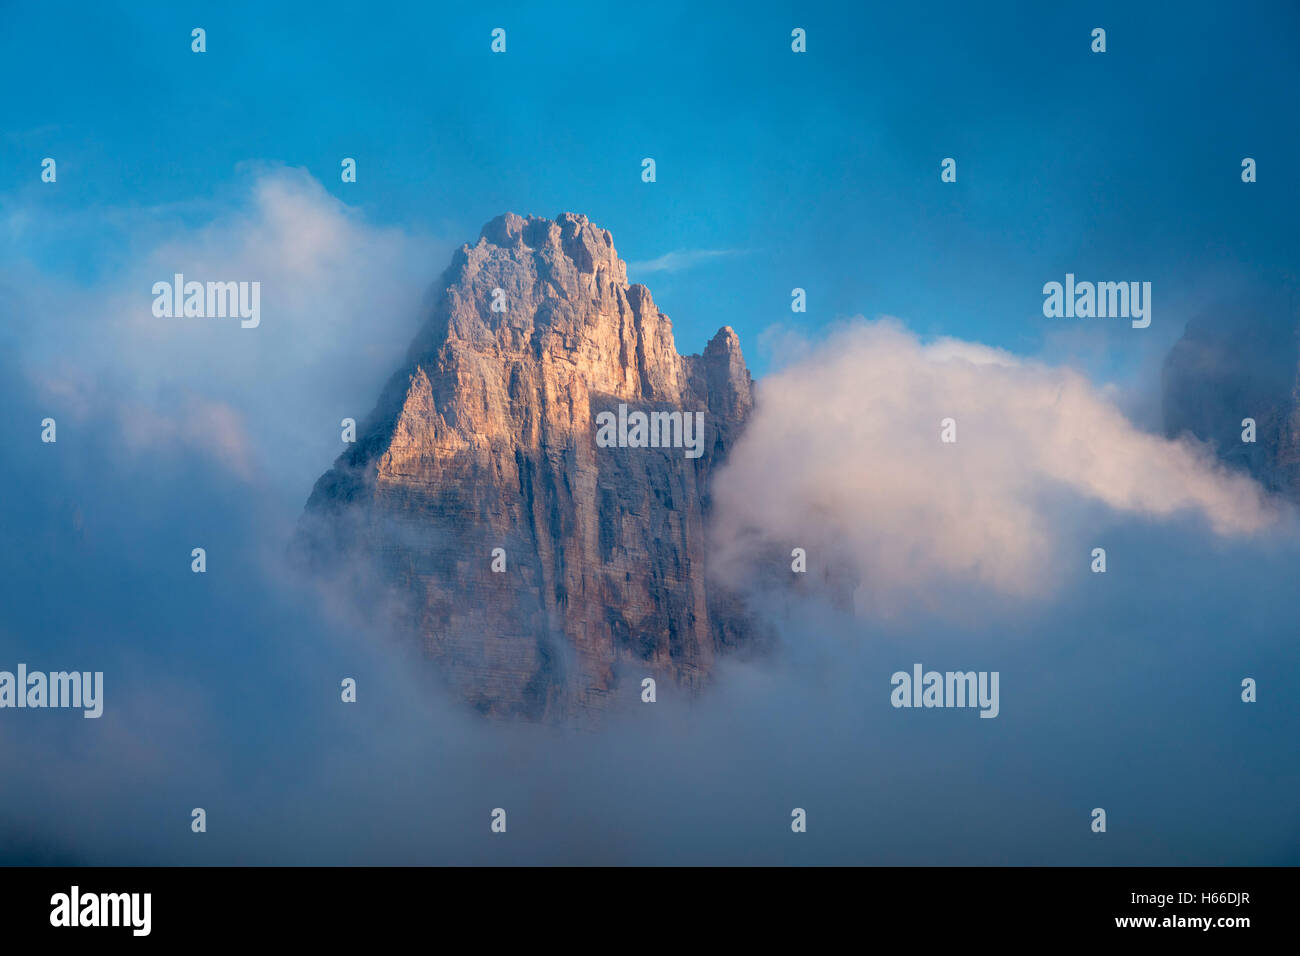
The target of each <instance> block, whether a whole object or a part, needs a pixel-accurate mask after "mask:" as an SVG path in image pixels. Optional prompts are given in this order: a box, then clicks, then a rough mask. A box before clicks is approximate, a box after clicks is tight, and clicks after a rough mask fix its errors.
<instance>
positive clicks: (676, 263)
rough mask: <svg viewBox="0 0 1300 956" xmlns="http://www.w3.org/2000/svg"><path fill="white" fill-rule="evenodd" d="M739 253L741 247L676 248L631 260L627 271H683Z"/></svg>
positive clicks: (646, 272) (644, 272)
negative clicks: (641, 258)
mask: <svg viewBox="0 0 1300 956" xmlns="http://www.w3.org/2000/svg"><path fill="white" fill-rule="evenodd" d="M739 254H740V250H739V249H674V250H673V251H672V252H666V253H664V254H663V255H662V256H659V258H657V259H648V260H646V261H644V262H629V263H628V264H627V271H628V274H629V275H635V274H640V275H644V274H648V273H653V272H681V271H682V270H684V269H689V268H691V267H692V266H697V265H699V264H700V263H701V262H707V261H708V260H709V259H716V258H718V257H719V256H735V255H739Z"/></svg>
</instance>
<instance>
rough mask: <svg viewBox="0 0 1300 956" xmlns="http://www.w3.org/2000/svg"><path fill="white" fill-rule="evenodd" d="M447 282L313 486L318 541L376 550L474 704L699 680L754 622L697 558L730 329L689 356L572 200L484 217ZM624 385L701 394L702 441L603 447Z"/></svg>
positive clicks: (728, 429)
mask: <svg viewBox="0 0 1300 956" xmlns="http://www.w3.org/2000/svg"><path fill="white" fill-rule="evenodd" d="M439 289H440V290H441V291H440V295H439V296H438V297H437V300H436V304H435V306H434V308H433V313H432V316H431V317H430V318H429V320H428V322H427V323H426V324H425V326H424V328H423V329H422V330H421V332H420V333H419V334H418V335H417V337H416V339H415V341H414V342H413V344H412V346H411V348H410V350H409V353H408V355H407V359H406V362H405V365H404V366H403V367H402V368H401V369H400V370H399V371H398V372H397V373H396V374H394V375H393V377H392V379H391V380H390V381H389V383H388V385H387V386H386V387H385V389H384V390H383V393H382V395H381V396H380V399H379V402H378V405H377V407H376V408H375V410H374V412H373V413H372V414H371V415H370V417H369V419H368V420H366V421H365V422H363V423H362V425H361V426H360V427H359V429H358V436H357V437H358V440H357V442H356V444H355V445H353V446H351V447H350V449H349V450H348V451H347V452H345V453H344V454H343V455H342V456H340V457H339V459H338V460H337V461H336V462H335V464H334V467H333V468H332V469H331V470H330V471H329V472H327V473H326V474H325V475H324V476H322V477H321V478H320V480H319V481H318V482H317V483H316V487H315V489H314V490H313V492H312V494H311V497H310V499H309V501H308V503H307V513H306V516H305V518H304V524H303V528H304V535H305V537H306V539H307V542H308V545H309V549H310V551H311V552H312V553H313V554H315V555H316V556H317V557H318V558H319V557H320V556H322V555H331V554H336V555H342V554H352V555H357V554H360V555H362V556H364V557H366V558H367V559H368V560H370V561H372V562H373V563H374V565H375V566H376V567H378V569H379V574H380V577H381V579H382V580H383V582H384V583H385V584H386V585H388V586H389V587H390V588H391V589H392V591H393V592H394V593H396V594H399V595H402V596H403V599H404V602H405V603H404V606H405V612H404V613H405V614H406V615H407V617H406V623H407V625H408V626H409V628H410V630H411V631H412V632H413V633H414V634H416V635H418V638H419V640H420V641H422V643H423V646H424V648H425V650H426V651H427V653H428V655H429V656H430V657H431V658H433V660H434V661H435V662H436V665H437V670H438V671H439V672H440V673H441V674H442V675H443V676H444V677H445V678H446V679H447V680H449V681H450V682H451V684H452V685H453V686H454V687H455V688H457V689H458V690H459V692H460V693H461V694H462V695H463V696H464V697H465V699H466V700H468V701H469V702H470V703H471V704H472V705H473V706H474V707H476V708H478V709H479V710H481V711H482V712H484V713H488V714H491V715H494V716H522V717H526V718H530V719H547V720H551V719H565V718H568V717H570V716H574V715H584V714H585V715H590V714H592V713H594V712H597V711H599V710H600V709H602V708H603V707H604V706H606V705H607V704H609V703H610V702H611V701H612V699H613V698H615V696H616V697H617V698H618V699H622V700H628V701H632V702H637V701H639V695H640V681H641V678H642V677H644V676H649V675H653V676H655V677H656V678H658V679H659V680H661V681H662V680H663V679H665V678H667V679H668V680H669V681H671V682H672V684H675V685H677V686H679V687H681V688H685V689H688V690H694V689H698V688H700V687H701V686H703V684H704V683H705V682H706V680H707V678H708V676H709V673H710V669H711V668H712V667H713V664H714V661H715V658H716V657H717V655H718V654H719V653H720V652H721V651H723V650H724V649H726V648H728V647H735V646H739V645H742V644H744V643H746V642H747V641H748V639H749V630H750V629H749V626H748V624H747V622H746V618H745V615H744V613H743V611H742V609H741V607H740V604H739V602H738V600H737V599H736V598H735V597H734V596H732V595H729V594H725V593H722V592H721V591H719V589H718V587H717V586H716V585H714V584H712V583H710V582H708V581H707V580H706V574H705V553H706V548H705V533H706V520H707V517H708V512H709V494H708V488H709V479H710V476H711V475H712V474H713V472H714V470H715V469H716V468H717V467H718V466H719V465H720V464H721V462H722V460H723V458H724V456H725V455H726V453H727V450H728V449H729V448H730V447H731V445H732V444H733V442H734V441H735V440H736V438H737V436H738V434H739V432H740V430H741V428H742V427H743V425H744V422H745V419H746V416H747V415H748V414H749V411H750V409H751V407H752V397H751V380H750V375H749V372H748V370H747V369H746V367H745V361H744V358H743V356H742V355H741V351H740V342H739V339H738V338H737V336H736V334H735V332H733V331H732V330H731V329H730V328H723V329H722V330H721V331H719V332H718V333H717V334H716V335H715V336H714V338H713V340H712V341H710V342H709V343H708V346H707V347H706V348H705V349H704V352H703V354H702V355H690V356H682V355H679V354H678V353H677V350H676V347H675V344H674V342H673V335H672V325H671V323H670V322H669V320H668V317H667V316H666V315H664V314H663V313H661V312H660V311H659V310H658V309H657V308H656V307H655V304H654V300H653V299H652V298H651V297H650V292H649V290H648V289H646V288H645V287H644V286H642V285H629V284H628V282H627V267H626V264H625V263H624V262H623V261H622V260H621V259H619V257H618V255H617V253H616V252H615V251H614V244H613V240H612V238H611V236H610V234H609V232H608V231H606V230H604V229H600V228H598V227H596V226H595V225H593V224H592V223H590V222H589V221H588V220H587V218H586V217H585V216H581V215H573V214H569V213H565V214H563V215H560V216H559V217H558V218H557V219H556V220H554V221H552V220H548V219H542V218H535V217H531V216H530V217H529V218H527V219H523V218H521V217H519V216H517V215H514V214H511V213H508V214H506V215H504V216H501V217H499V218H497V219H494V220H493V221H492V222H490V223H488V224H487V225H486V226H484V228H483V230H482V234H481V235H480V237H479V240H478V242H477V243H476V244H475V245H472V246H469V245H466V246H463V247H461V249H460V250H459V251H458V252H457V253H456V254H455V255H454V256H453V260H452V264H451V267H450V268H449V269H448V271H447V272H446V273H444V275H443V277H442V280H441V282H440V284H439ZM496 290H500V291H499V292H498V291H496ZM494 302H496V303H498V308H500V307H502V306H503V307H504V311H494V310H493V304H494ZM619 403H626V405H627V406H628V408H629V409H630V410H638V409H639V410H644V411H653V410H660V411H681V412H683V413H686V412H695V411H702V412H704V413H705V414H704V429H705V430H704V450H703V454H702V455H701V456H700V457H698V458H694V459H692V458H688V457H687V456H686V455H685V454H684V451H683V449H681V448H617V447H614V448H604V447H598V446H597V444H596V440H595V436H596V416H597V415H598V414H599V413H600V412H601V411H617V407H618V405H619ZM494 548H503V549H505V560H506V571H505V572H504V573H494V572H493V571H492V569H491V566H492V550H493V549H494ZM663 696H664V691H663V689H662V685H661V690H660V698H661V699H662V698H663Z"/></svg>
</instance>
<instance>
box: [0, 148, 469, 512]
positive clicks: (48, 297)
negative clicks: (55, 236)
mask: <svg viewBox="0 0 1300 956" xmlns="http://www.w3.org/2000/svg"><path fill="white" fill-rule="evenodd" d="M200 205H201V206H203V207H204V212H205V216H204V221H203V223H202V224H201V225H198V226H188V227H187V226H185V225H184V224H183V223H181V222H180V221H177V220H172V219H168V220H167V221H164V222H161V223H156V224H153V225H150V224H148V223H147V222H145V221H144V220H143V219H142V218H141V217H140V216H138V215H136V214H134V213H132V212H130V211H126V212H122V216H123V218H124V219H126V220H128V221H129V222H131V223H132V226H131V228H130V230H129V231H128V238H129V240H130V242H131V249H130V254H129V255H128V256H127V257H125V266H124V267H123V268H121V269H115V270H113V272H112V274H111V276H109V277H107V278H105V279H103V280H101V281H98V282H96V283H94V284H93V285H92V286H91V287H89V288H86V287H82V286H79V285H77V284H75V283H74V282H71V281H67V280H63V279H60V278H56V277H50V276H43V275H40V274H38V273H35V272H34V271H32V270H31V269H30V268H29V267H26V266H24V268H23V270H22V272H21V273H19V272H18V271H17V270H16V269H11V270H7V271H8V274H9V275H10V276H11V284H12V285H13V286H14V287H16V288H17V289H18V290H19V294H20V296H21V300H22V303H23V305H22V307H23V309H24V311H26V312H28V313H29V314H28V316H27V317H26V318H27V321H26V323H24V329H25V331H24V334H23V336H22V338H23V343H22V349H21V351H22V358H23V363H24V366H25V369H26V372H27V375H28V378H29V380H30V381H31V382H32V384H33V386H34V388H36V389H37V390H38V392H39V393H40V394H41V395H42V396H43V397H44V399H45V400H46V402H47V404H48V405H49V407H50V414H52V415H54V416H55V417H56V418H58V417H59V416H60V415H61V414H62V415H70V416H74V417H82V416H87V415H95V416H106V417H108V418H109V419H111V420H113V421H114V422H115V423H116V426H117V427H119V428H120V430H121V433H122V437H123V441H122V445H121V447H122V448H123V449H124V451H126V452H128V453H131V454H138V453H140V452H142V451H145V450H151V451H154V452H165V451H167V450H169V449H175V450H180V449H185V450H191V451H192V450H198V451H200V452H201V453H202V454H204V455H206V456H208V457H209V458H210V459H212V460H215V461H217V462H219V463H220V464H221V465H222V466H223V467H225V468H226V469H228V470H229V471H230V472H231V473H232V474H234V475H236V476H238V477H240V478H244V479H253V478H255V477H256V476H258V475H262V476H266V475H271V476H272V477H274V478H278V479H282V480H284V481H286V482H288V481H293V482H297V483H298V484H299V485H301V484H302V483H303V482H304V481H309V480H310V479H311V478H312V477H314V476H315V474H317V473H319V471H321V470H323V469H324V468H325V467H327V466H328V464H329V462H330V460H331V459H332V457H333V456H334V455H335V454H337V452H338V450H339V448H340V447H341V446H340V444H339V434H340V431H341V429H340V427H339V422H340V420H341V419H342V418H343V417H345V416H346V417H352V418H355V419H357V421H361V420H362V419H363V418H364V417H365V416H366V415H367V414H368V413H369V412H370V410H371V408H372V407H373V404H374V401H375V399H376V396H377V395H378V393H379V387H380V385H381V384H382V381H383V379H384V378H385V377H386V376H387V375H389V374H391V373H392V371H393V370H394V369H396V368H397V367H398V364H399V362H400V359H401V357H402V354H403V353H404V351H405V349H406V347H407V346H408V345H409V343H410V341H411V339H412V338H413V337H414V335H415V333H416V331H417V330H418V328H419V326H420V323H421V322H422V321H423V320H424V318H425V316H424V314H423V313H422V311H421V307H420V304H421V298H422V296H423V294H424V293H425V291H426V290H427V289H428V287H429V284H430V282H431V281H432V279H433V278H434V277H435V276H436V275H437V274H438V271H439V269H441V268H442V266H443V265H445V263H446V261H447V258H448V256H449V254H450V249H451V244H450V243H444V242H437V241H435V240H432V239H430V238H429V237H426V236H420V235H414V234H411V233H408V232H406V231H404V230H400V229H394V228H384V227H378V226H374V225H371V224H369V223H367V222H366V221H365V220H364V219H363V218H362V217H361V216H360V215H359V214H358V213H357V212H356V211H355V210H353V209H352V208H350V207H349V206H347V205H346V204H344V203H343V202H341V201H339V200H338V199H335V198H334V197H332V196H330V195H329V193H327V192H326V191H325V189H324V188H323V187H322V186H321V185H320V184H319V183H318V182H316V181H315V180H314V179H312V178H311V176H310V175H308V174H307V173H306V172H305V171H302V170H297V169H285V168H266V167H263V168H260V169H256V170H254V171H253V175H252V176H251V177H250V178H249V179H248V180H247V181H246V184H245V188H244V190H243V192H242V193H241V194H240V195H238V196H237V198H236V200H235V201H234V202H233V203H226V204H225V206H224V208H219V207H218V206H217V204H216V203H212V202H208V201H204V202H203V203H201V204H200ZM119 212H121V211H119ZM175 273H183V274H184V275H185V277H186V279H187V280H197V281H201V282H203V281H209V280H211V281H248V282H253V281H256V282H260V283H261V323H260V325H259V326H257V327H256V328H247V329H245V328H241V326H240V322H239V320H238V319H219V318H218V319H212V318H188V319H173V318H158V317H156V316H154V315H153V312H152V306H153V300H154V296H153V293H152V291H151V290H152V286H153V284H154V283H155V282H158V281H171V279H172V276H173V274H175ZM305 490H306V489H305V487H297V489H296V492H295V493H298V494H305Z"/></svg>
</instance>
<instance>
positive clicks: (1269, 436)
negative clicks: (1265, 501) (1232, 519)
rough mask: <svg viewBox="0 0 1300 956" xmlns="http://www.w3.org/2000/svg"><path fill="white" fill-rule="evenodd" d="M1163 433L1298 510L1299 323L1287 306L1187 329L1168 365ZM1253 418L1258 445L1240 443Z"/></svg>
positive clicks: (1230, 312)
mask: <svg viewBox="0 0 1300 956" xmlns="http://www.w3.org/2000/svg"><path fill="white" fill-rule="evenodd" d="M1163 396H1164V416H1165V430H1166V433H1167V434H1169V435H1170V437H1174V436H1177V435H1180V434H1184V433H1188V434H1191V435H1194V436H1195V437H1197V438H1199V439H1200V440H1202V441H1205V442H1208V443H1210V444H1211V445H1213V446H1214V449H1215V451H1216V453H1217V454H1218V456H1219V457H1220V458H1221V459H1223V460H1224V461H1226V462H1228V463H1230V464H1234V465H1237V466H1239V467H1241V468H1242V469H1244V470H1246V471H1248V472H1250V474H1252V475H1253V476H1254V477H1255V478H1256V479H1258V480H1259V482H1260V483H1261V484H1263V485H1264V486H1265V487H1267V488H1269V489H1270V490H1271V491H1274V492H1278V493H1280V494H1283V495H1286V496H1287V497H1289V498H1291V499H1292V500H1294V501H1297V502H1300V317H1298V316H1297V313H1296V310H1295V307H1294V305H1293V304H1291V303H1289V302H1285V301H1268V302H1260V301H1257V302H1253V303H1249V304H1246V305H1236V306H1233V307H1224V308H1222V309H1217V310H1215V311H1214V312H1213V313H1211V314H1207V315H1206V316H1203V317H1201V318H1198V319H1196V320H1193V321H1192V322H1189V323H1188V326H1187V330H1186V331H1185V332H1184V333H1183V337H1182V338H1181V339H1180V340H1179V341H1178V342H1177V343H1176V344H1175V345H1174V347H1173V349H1172V350H1171V351H1170V353H1169V355H1168V356H1167V357H1166V358H1165V364H1164V370H1163ZM1246 418H1253V419H1254V420H1255V424H1256V440H1255V442H1253V443H1249V442H1243V441H1242V431H1243V426H1242V420H1243V419H1246Z"/></svg>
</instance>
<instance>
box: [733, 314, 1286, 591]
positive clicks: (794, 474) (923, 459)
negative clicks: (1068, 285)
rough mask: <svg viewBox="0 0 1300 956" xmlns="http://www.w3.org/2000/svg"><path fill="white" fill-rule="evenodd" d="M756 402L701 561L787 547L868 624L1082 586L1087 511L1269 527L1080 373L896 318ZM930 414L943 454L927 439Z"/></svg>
mask: <svg viewBox="0 0 1300 956" xmlns="http://www.w3.org/2000/svg"><path fill="white" fill-rule="evenodd" d="M757 400H758V404H757V407H756V409H755V413H754V416H753V418H752V419H751V421H750V423H749V425H748V427H747V429H746V431H745V433H744V435H743V436H742V438H741V440H740V442H739V443H738V444H737V446H736V447H735V448H734V449H733V451H732V453H731V455H730V456H729V458H728V461H727V463H726V465H725V466H724V469H723V470H722V472H721V473H719V475H718V476H717V477H716V480H715V482H714V485H713V488H714V492H713V494H714V499H715V503H716V506H717V510H716V514H715V538H716V542H717V547H718V553H717V555H716V560H715V566H716V567H717V568H718V569H719V570H720V572H721V573H722V574H723V575H724V576H727V577H730V578H732V579H743V577H744V576H745V574H747V573H748V570H749V567H750V563H751V561H752V557H753V555H755V554H758V553H762V552H761V549H762V548H764V547H768V548H770V549H771V550H770V551H769V552H768V553H778V554H787V555H788V554H789V552H790V549H791V548H793V547H803V548H805V549H807V550H808V553H809V555H810V559H811V560H815V561H816V562H818V563H820V564H821V565H822V566H823V567H824V566H826V565H827V564H828V563H829V564H833V565H836V566H837V568H838V569H839V570H841V571H847V572H848V574H849V576H850V577H851V578H855V579H856V580H858V581H860V582H861V586H860V588H859V594H858V596H859V599H860V600H864V601H865V602H866V603H867V604H868V605H870V606H871V607H873V608H875V609H876V610H880V611H897V610H899V609H902V608H906V607H907V606H909V605H910V604H912V603H914V602H920V603H926V604H928V603H931V600H930V599H931V598H932V597H938V599H939V601H940V602H941V601H942V600H943V598H942V596H941V594H942V592H941V590H940V589H941V588H942V587H943V586H944V585H946V584H950V583H957V584H962V585H969V586H974V587H976V588H982V589H988V590H991V591H993V592H996V593H998V594H1001V595H1007V596H1012V597H1016V598H1026V597H1030V596H1034V595H1038V594H1046V593H1048V592H1050V591H1051V590H1052V589H1053V587H1054V585H1055V583H1056V582H1058V581H1059V580H1060V576H1061V574H1062V573H1067V574H1068V573H1087V571H1088V550H1087V549H1084V551H1083V553H1082V554H1079V553H1073V552H1071V553H1069V554H1062V548H1063V547H1064V546H1065V542H1066V541H1067V540H1069V541H1070V542H1071V543H1070V547H1071V548H1073V547H1074V546H1075V545H1074V536H1075V533H1076V532H1078V531H1080V530H1081V529H1080V528H1079V527H1078V524H1079V522H1080V521H1081V520H1082V516H1083V515H1084V514H1086V513H1088V511H1089V508H1090V507H1091V508H1092V509H1094V511H1095V509H1096V506H1097V505H1100V506H1104V508H1108V509H1110V510H1112V511H1113V512H1116V513H1119V514H1127V515H1133V516H1137V517H1140V518H1144V519H1163V518H1169V517H1172V516H1174V515H1176V514H1181V513H1190V514H1196V515H1199V516H1201V517H1202V518H1203V519H1204V520H1205V521H1207V522H1208V524H1209V526H1210V528H1211V529H1212V530H1213V531H1214V533H1216V534H1218V535H1248V534H1252V533H1255V532H1259V531H1261V530H1262V529H1265V528H1267V527H1268V526H1269V525H1270V524H1272V523H1274V522H1275V521H1276V520H1277V518H1278V516H1279V513H1278V511H1277V506H1276V504H1275V503H1273V502H1271V501H1269V500H1268V499H1267V497H1266V496H1265V495H1264V493H1263V492H1262V490H1261V489H1260V487H1259V486H1258V485H1256V484H1255V483H1254V482H1253V481H1251V480H1250V479H1248V478H1246V477H1244V476H1241V475H1239V474H1234V473H1229V472H1227V471H1226V470H1224V469H1223V468H1222V467H1220V466H1219V465H1218V464H1216V463H1215V462H1214V461H1212V460H1211V459H1210V458H1209V457H1208V455H1207V453H1206V452H1205V451H1204V450H1203V449H1198V448H1196V447H1193V446H1192V445H1190V444H1185V443H1181V442H1174V441H1169V440H1166V439H1164V438H1162V437H1158V436H1155V435H1151V434H1148V433H1145V432H1142V431H1140V430H1138V429H1137V428H1136V427H1135V426H1134V425H1133V424H1132V423H1131V422H1130V421H1129V420H1128V419H1127V418H1125V416H1124V415H1123V414H1122V413H1121V412H1120V411H1119V410H1118V408H1117V407H1116V406H1115V405H1114V404H1113V403H1112V401H1111V398H1110V396H1109V393H1108V391H1107V390H1106V389H1102V388H1098V387H1096V386H1094V385H1093V384H1092V383H1091V382H1089V381H1088V380H1087V379H1086V378H1085V377H1084V376H1082V375H1080V374H1079V373H1077V372H1074V371H1072V370H1070V369H1067V368H1059V367H1052V366H1048V365H1045V364H1042V363H1039V362H1036V361H1032V360H1028V359H1021V358H1017V357H1016V356H1013V355H1011V354H1009V353H1006V352H1003V351H1000V350H997V349H991V348H988V347H985V346H982V345H978V344H975V343H968V342H960V341H957V340H953V339H943V340H940V341H937V342H934V343H932V344H924V343H922V342H921V341H920V340H919V339H918V338H917V337H916V336H914V335H913V334H912V333H910V332H909V331H907V330H906V329H905V328H904V327H903V326H902V325H901V324H899V323H898V322H897V321H894V320H881V321H878V322H861V321H860V322H857V323H855V324H853V325H851V326H849V327H847V328H845V329H843V330H841V331H839V332H837V333H836V334H835V335H833V336H832V337H831V338H830V340H828V341H826V342H824V343H822V344H820V345H819V346H816V347H812V348H809V349H807V350H806V351H804V352H803V353H802V354H801V355H800V357H799V358H797V359H796V360H795V363H794V364H793V365H791V366H789V367H787V368H785V369H784V370H782V371H779V372H776V373H774V374H772V375H771V376H769V377H767V378H765V379H763V380H762V381H761V382H760V383H759V384H758V391H757ZM945 418H952V419H954V420H955V421H956V423H957V442H956V443H955V444H944V443H942V442H941V441H940V422H941V421H942V420H943V419H945ZM1084 537H1085V538H1086V535H1085V536H1084ZM778 548H779V550H777V549H778ZM787 560H788V559H787Z"/></svg>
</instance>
